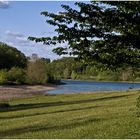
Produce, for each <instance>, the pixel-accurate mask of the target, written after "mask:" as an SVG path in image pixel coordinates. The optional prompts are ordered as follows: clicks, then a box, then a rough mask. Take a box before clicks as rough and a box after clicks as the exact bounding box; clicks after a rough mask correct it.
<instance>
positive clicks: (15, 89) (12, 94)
mask: <svg viewBox="0 0 140 140" xmlns="http://www.w3.org/2000/svg"><path fill="white" fill-rule="evenodd" d="M56 87H57V86H55V85H33V86H29V85H19V86H0V101H2V100H10V99H13V98H26V97H31V96H35V95H40V94H43V93H47V91H48V90H52V89H55V88H56Z"/></svg>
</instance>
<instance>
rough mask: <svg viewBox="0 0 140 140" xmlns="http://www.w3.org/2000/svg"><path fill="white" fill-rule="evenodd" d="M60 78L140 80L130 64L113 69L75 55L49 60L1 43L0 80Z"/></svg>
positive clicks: (39, 81)
mask: <svg viewBox="0 0 140 140" xmlns="http://www.w3.org/2000/svg"><path fill="white" fill-rule="evenodd" d="M61 79H78V80H95V81H140V72H139V70H137V69H134V68H133V69H132V68H131V67H124V68H120V69H118V70H116V71H113V70H109V69H103V68H101V67H99V66H98V65H97V64H96V65H88V64H84V63H82V62H80V61H78V60H76V59H75V58H74V57H64V58H61V59H58V60H53V61H52V62H51V61H50V59H48V58H38V57H37V55H35V54H34V55H32V57H28V58H27V57H26V56H25V55H24V54H23V53H21V52H20V51H18V50H17V49H15V48H12V47H10V46H8V45H6V44H4V43H0V84H46V83H60V80H61Z"/></svg>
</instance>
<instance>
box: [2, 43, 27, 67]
mask: <svg viewBox="0 0 140 140" xmlns="http://www.w3.org/2000/svg"><path fill="white" fill-rule="evenodd" d="M26 64H27V59H26V56H25V55H24V54H23V53H21V52H20V51H18V50H17V49H16V48H13V47H10V46H9V45H7V44H4V43H1V42H0V69H5V68H7V69H10V68H12V67H21V68H24V67H26Z"/></svg>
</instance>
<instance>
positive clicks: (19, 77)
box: [7, 67, 26, 84]
mask: <svg viewBox="0 0 140 140" xmlns="http://www.w3.org/2000/svg"><path fill="white" fill-rule="evenodd" d="M25 78H26V75H25V70H24V69H22V68H18V67H13V68H11V69H10V70H9V71H8V73H7V79H8V82H9V83H15V84H24V83H25Z"/></svg>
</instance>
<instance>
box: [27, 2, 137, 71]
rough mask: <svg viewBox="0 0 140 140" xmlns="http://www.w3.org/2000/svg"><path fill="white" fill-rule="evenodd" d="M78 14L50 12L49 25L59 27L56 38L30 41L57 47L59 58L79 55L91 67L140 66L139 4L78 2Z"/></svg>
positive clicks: (47, 15) (67, 8) (65, 8)
mask: <svg viewBox="0 0 140 140" xmlns="http://www.w3.org/2000/svg"><path fill="white" fill-rule="evenodd" d="M75 5H76V6H77V7H78V10H76V9H73V8H71V7H69V6H67V5H62V8H63V9H64V10H65V11H64V12H59V13H58V14H55V13H49V12H47V11H45V12H42V13H41V14H42V15H44V16H46V17H47V23H48V24H50V25H52V26H56V29H55V31H56V32H57V36H53V37H41V38H36V37H29V39H30V40H33V41H36V42H43V43H44V44H46V45H52V44H53V45H56V44H58V43H65V42H67V43H68V45H67V47H65V48H64V47H57V48H55V49H54V50H53V51H54V52H55V53H57V54H58V55H62V54H70V55H76V56H77V57H78V58H79V59H81V60H84V62H88V63H98V65H99V64H102V65H103V66H107V67H109V68H113V69H114V68H115V69H116V68H118V67H122V66H124V65H125V66H132V67H135V66H136V67H139V66H140V49H139V44H140V2H139V1H133V2H131V1H123V2H122V1H121V2H119V1H115V2H107V1H106V2H95V1H91V2H90V3H88V4H87V3H83V2H76V3H75Z"/></svg>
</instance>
